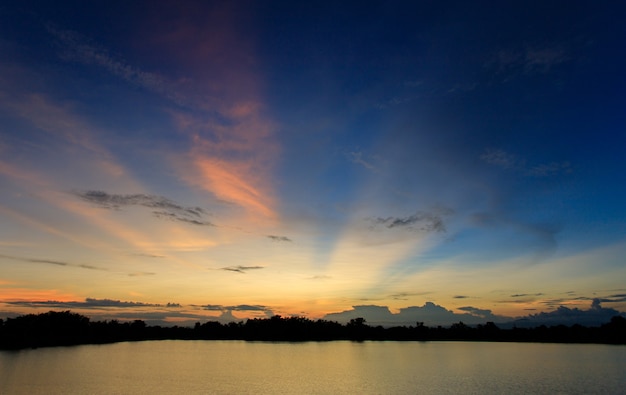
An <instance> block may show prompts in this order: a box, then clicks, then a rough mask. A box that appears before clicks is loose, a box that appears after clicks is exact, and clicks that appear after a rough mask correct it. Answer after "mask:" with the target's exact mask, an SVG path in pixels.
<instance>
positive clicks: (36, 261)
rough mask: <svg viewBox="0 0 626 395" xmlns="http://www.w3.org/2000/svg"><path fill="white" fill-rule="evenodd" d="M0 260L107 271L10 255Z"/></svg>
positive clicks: (78, 264) (80, 264)
mask: <svg viewBox="0 0 626 395" xmlns="http://www.w3.org/2000/svg"><path fill="white" fill-rule="evenodd" d="M0 258H5V259H10V260H13V261H21V262H29V263H43V264H46V265H53V266H67V267H75V268H79V269H87V270H103V271H107V269H105V268H102V267H98V266H93V265H87V264H83V263H70V262H64V261H56V260H51V259H36V258H24V257H17V256H11V255H0Z"/></svg>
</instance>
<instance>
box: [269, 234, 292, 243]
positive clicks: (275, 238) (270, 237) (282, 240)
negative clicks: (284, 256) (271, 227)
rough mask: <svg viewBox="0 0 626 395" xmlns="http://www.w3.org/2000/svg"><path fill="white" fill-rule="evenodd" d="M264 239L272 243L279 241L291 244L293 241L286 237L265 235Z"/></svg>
mask: <svg viewBox="0 0 626 395" xmlns="http://www.w3.org/2000/svg"><path fill="white" fill-rule="evenodd" d="M266 237H267V238H268V239H270V240H272V241H279V242H291V241H293V240H291V239H290V238H289V237H287V236H277V235H267V236H266Z"/></svg>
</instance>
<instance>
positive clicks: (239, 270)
mask: <svg viewBox="0 0 626 395" xmlns="http://www.w3.org/2000/svg"><path fill="white" fill-rule="evenodd" d="M264 268H265V266H226V267H222V268H220V270H227V271H230V272H237V273H245V272H246V271H248V270H257V269H264Z"/></svg>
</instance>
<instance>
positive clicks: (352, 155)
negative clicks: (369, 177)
mask: <svg viewBox="0 0 626 395" xmlns="http://www.w3.org/2000/svg"><path fill="white" fill-rule="evenodd" d="M346 157H347V158H348V160H349V161H350V162H352V163H354V164H357V165H360V166H363V167H364V168H366V169H368V170H371V171H373V172H375V173H378V172H380V164H379V162H380V158H379V157H378V156H374V155H367V154H366V153H364V152H362V151H350V152H347V153H346Z"/></svg>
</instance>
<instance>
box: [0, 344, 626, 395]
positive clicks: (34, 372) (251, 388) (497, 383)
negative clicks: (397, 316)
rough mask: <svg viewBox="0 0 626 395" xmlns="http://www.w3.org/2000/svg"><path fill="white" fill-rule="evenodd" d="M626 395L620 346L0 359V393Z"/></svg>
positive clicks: (164, 350) (187, 348)
mask: <svg viewBox="0 0 626 395" xmlns="http://www.w3.org/2000/svg"><path fill="white" fill-rule="evenodd" d="M155 393H158V394H173V393H181V394H183V393H184V394H263V393H265V394H269V393H271V394H301V393H306V394H341V393H344V394H446V393H449V394H460V393H463V394H484V393H492V394H591V393H596V394H626V347H624V346H607V345H587V344H585V345H567V344H522V343H470V342H467V343H466V342H430V343H419V342H363V343H357V342H325V343H315V342H307V343H264V342H244V341H177V340H172V341H154V342H137V343H118V344H110V345H87V346H78V347H63V348H43V349H35V350H24V351H19V352H4V351H3V352H0V394H3V395H4V394H155Z"/></svg>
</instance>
